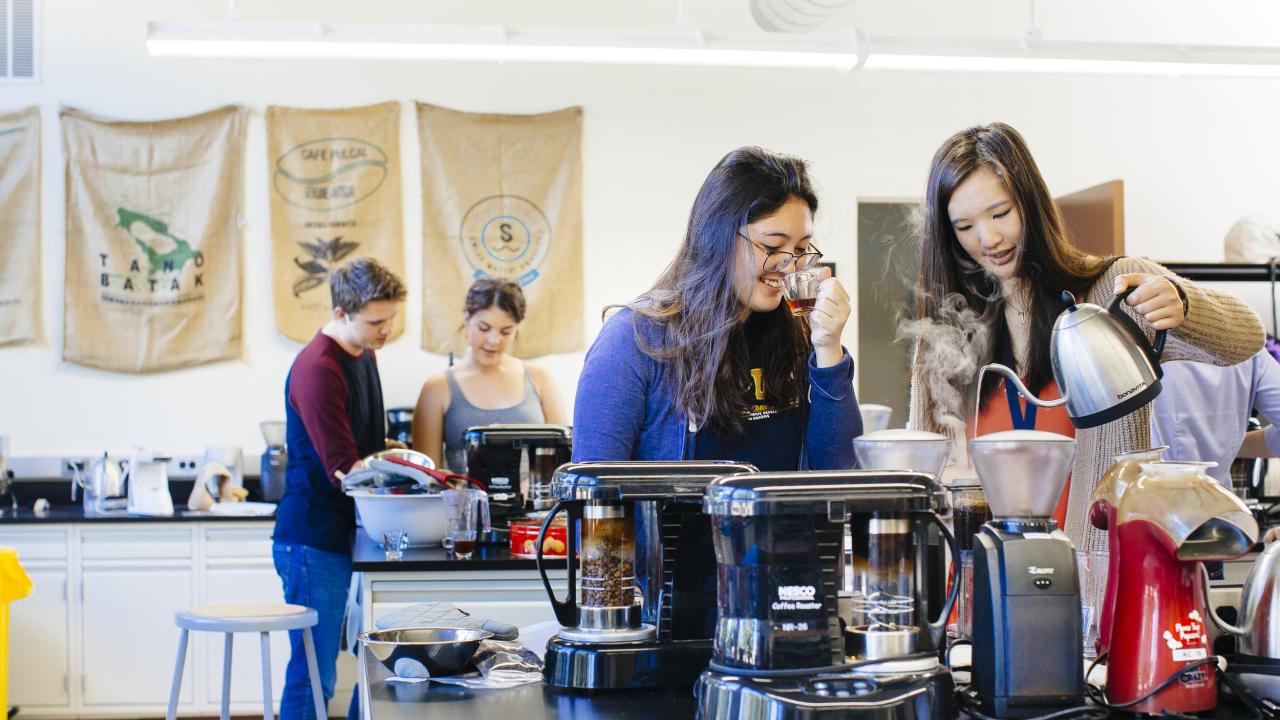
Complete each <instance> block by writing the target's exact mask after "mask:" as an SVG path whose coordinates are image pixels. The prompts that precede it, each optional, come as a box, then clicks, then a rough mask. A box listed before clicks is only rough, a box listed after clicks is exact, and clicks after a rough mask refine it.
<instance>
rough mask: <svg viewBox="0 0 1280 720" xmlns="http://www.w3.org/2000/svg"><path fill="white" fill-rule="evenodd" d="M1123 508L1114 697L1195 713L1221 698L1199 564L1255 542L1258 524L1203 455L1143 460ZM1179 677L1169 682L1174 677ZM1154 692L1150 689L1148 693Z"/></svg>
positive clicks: (1119, 512) (1135, 706) (1132, 705)
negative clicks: (1209, 471) (1200, 459)
mask: <svg viewBox="0 0 1280 720" xmlns="http://www.w3.org/2000/svg"><path fill="white" fill-rule="evenodd" d="M1141 467H1142V472H1141V474H1140V475H1139V476H1138V478H1137V479H1136V480H1135V481H1134V482H1133V483H1132V484H1130V485H1129V487H1128V488H1127V489H1126V490H1125V491H1124V493H1123V495H1122V496H1121V498H1120V505H1119V507H1118V508H1117V509H1116V516H1115V523H1114V527H1115V529H1116V531H1115V539H1116V545H1113V546H1112V547H1111V563H1112V564H1115V563H1116V562H1117V561H1118V562H1119V568H1118V570H1117V573H1116V580H1117V583H1116V592H1115V615H1114V617H1113V618H1112V619H1111V624H1110V627H1113V628H1124V631H1123V632H1116V633H1114V634H1113V635H1112V637H1111V646H1110V655H1109V658H1108V660H1107V701H1108V702H1109V703H1110V704H1111V705H1112V706H1121V707H1122V709H1123V710H1124V711H1126V712H1130V713H1152V714H1159V713H1161V712H1164V711H1166V710H1167V711H1173V712H1179V713H1195V712H1204V711H1207V710H1212V709H1214V708H1215V707H1217V702H1218V680H1217V669H1216V667H1215V666H1214V665H1213V664H1212V660H1210V659H1209V658H1210V655H1211V653H1212V648H1211V647H1210V643H1209V632H1208V627H1207V626H1208V622H1209V618H1210V614H1209V603H1208V598H1207V597H1206V596H1205V592H1204V589H1203V585H1202V582H1201V573H1202V572H1203V570H1202V569H1201V565H1200V563H1201V562H1202V561H1205V560H1230V559H1233V558H1237V557H1239V556H1241V555H1243V554H1245V553H1246V552H1248V551H1249V549H1250V548H1251V547H1253V544H1254V543H1255V542H1256V541H1257V539H1258V523H1257V522H1256V521H1255V520H1254V519H1253V515H1252V514H1251V513H1250V512H1249V509H1248V508H1247V507H1246V506H1245V505H1244V503H1243V502H1241V501H1240V500H1239V499H1238V498H1236V496H1234V495H1232V494H1231V492H1230V491H1229V490H1227V489H1226V488H1224V487H1222V486H1221V485H1219V484H1218V483H1217V482H1216V481H1215V480H1214V479H1213V478H1211V477H1209V476H1208V475H1205V474H1204V467H1205V465H1204V464H1203V463H1184V462H1155V463H1143V464H1142V466H1141ZM1172 677H1177V679H1176V680H1174V681H1173V682H1170V683H1169V684H1168V685H1167V686H1166V687H1164V688H1163V689H1159V690H1157V688H1159V686H1160V685H1161V684H1162V683H1164V682H1165V681H1166V680H1168V679H1169V678H1172ZM1148 695H1149V696H1150V697H1148Z"/></svg>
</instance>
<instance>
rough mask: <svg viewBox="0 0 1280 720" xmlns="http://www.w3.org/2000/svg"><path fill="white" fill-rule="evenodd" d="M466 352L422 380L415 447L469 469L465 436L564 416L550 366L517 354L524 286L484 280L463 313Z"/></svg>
mask: <svg viewBox="0 0 1280 720" xmlns="http://www.w3.org/2000/svg"><path fill="white" fill-rule="evenodd" d="M463 313H464V317H465V320H464V323H463V328H464V329H465V331H466V334H467V352H466V354H465V355H464V356H463V358H462V360H460V361H459V362H458V363H457V364H456V365H455V366H453V367H451V368H449V369H448V370H446V371H444V372H443V373H440V374H439V375H434V376H432V377H431V378H429V379H428V380H427V382H426V383H424V384H423V386H422V392H421V393H420V394H419V395H418V405H417V407H416V408H415V409H414V412H413V447H414V449H416V450H421V451H422V452H425V453H426V454H428V455H430V456H431V459H432V460H435V461H436V462H437V463H440V461H441V459H443V460H444V463H443V466H444V467H447V468H449V469H450V470H452V471H454V472H466V467H467V464H466V454H465V451H464V446H463V442H462V441H463V435H464V433H466V430H467V428H469V427H473V426H475V425H489V424H492V423H554V424H564V423H565V421H566V418H565V414H564V406H563V405H562V404H561V402H560V394H559V392H557V390H556V387H555V384H554V383H552V381H551V378H550V377H549V375H548V374H547V373H546V371H544V370H542V369H541V368H536V367H533V366H531V365H528V364H526V363H524V362H523V361H521V360H518V359H516V358H514V357H512V356H511V355H510V353H509V350H510V349H511V344H512V343H513V342H514V341H515V338H516V332H517V331H518V329H519V325H520V321H521V320H523V319H524V313H525V300H524V293H523V292H522V291H521V290H520V286H519V285H517V284H515V283H513V282H510V281H505V280H498V279H496V278H481V279H479V280H477V281H475V283H473V284H472V285H471V289H470V290H468V291H467V300H466V307H465V309H464V311H463Z"/></svg>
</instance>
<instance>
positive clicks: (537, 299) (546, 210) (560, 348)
mask: <svg viewBox="0 0 1280 720" xmlns="http://www.w3.org/2000/svg"><path fill="white" fill-rule="evenodd" d="M418 135H419V138H420V141H421V144H422V234H423V242H422V347H423V348H425V349H427V350H429V351H431V352H435V353H445V352H456V351H459V350H461V349H462V346H463V340H464V338H463V335H462V333H461V332H460V329H461V326H462V320H463V316H462V310H463V302H464V300H465V297H466V293H467V288H468V287H470V285H471V283H472V282H473V281H474V280H475V279H476V278H478V277H483V276H486V275H492V276H496V277H502V278H507V279H510V280H514V281H516V282H518V283H520V285H521V287H522V288H523V289H524V293H525V298H526V299H527V301H528V311H527V313H526V316H525V320H524V322H523V323H522V324H521V326H520V333H519V336H518V337H517V339H516V342H515V345H514V346H513V348H512V352H513V354H515V355H517V356H519V357H524V358H528V357H537V356H539V355H547V354H549V353H562V352H570V351H573V350H577V349H578V348H580V347H581V346H582V333H583V316H582V309H583V296H582V286H583V278H582V108H579V107H572V108H567V109H565V110H558V111H556V112H550V113H545V114H541V115H487V114H476V113H466V112H459V111H457V110H449V109H447V108H442V107H437V106H434V105H427V104H425V103H418Z"/></svg>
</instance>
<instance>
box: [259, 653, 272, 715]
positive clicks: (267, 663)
mask: <svg viewBox="0 0 1280 720" xmlns="http://www.w3.org/2000/svg"><path fill="white" fill-rule="evenodd" d="M261 636H262V720H272V718H274V717H275V714H274V713H272V712H271V633H269V632H264V633H261Z"/></svg>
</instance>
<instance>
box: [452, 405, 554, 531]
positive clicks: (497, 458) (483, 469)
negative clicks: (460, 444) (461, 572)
mask: <svg viewBox="0 0 1280 720" xmlns="http://www.w3.org/2000/svg"><path fill="white" fill-rule="evenodd" d="M464 437H465V439H464V442H465V444H466V451H467V475H469V476H471V477H473V478H475V479H476V480H479V481H480V482H482V483H484V484H485V487H487V488H488V489H489V508H490V510H491V511H492V513H493V517H494V519H495V520H506V519H509V518H513V517H522V516H523V515H524V514H525V512H526V511H527V510H529V509H534V510H546V509H548V508H550V507H551V506H552V505H553V504H554V499H553V498H552V497H551V477H552V474H553V473H554V472H555V469H556V468H557V467H559V466H560V465H562V464H564V463H566V462H568V461H569V456H570V455H571V454H572V450H573V432H572V431H571V430H570V429H569V428H567V427H565V426H563V425H535V424H514V423H513V424H507V425H501V424H495V425H477V426H475V427H470V428H467V432H466V435H465V436H464ZM499 525H500V527H502V528H505V527H506V524H505V523H499Z"/></svg>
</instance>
